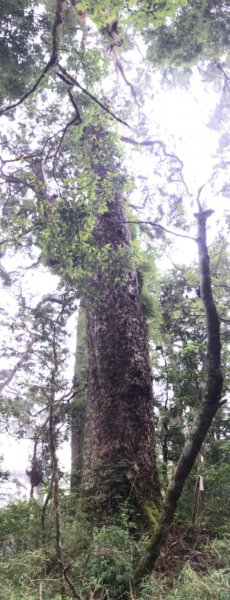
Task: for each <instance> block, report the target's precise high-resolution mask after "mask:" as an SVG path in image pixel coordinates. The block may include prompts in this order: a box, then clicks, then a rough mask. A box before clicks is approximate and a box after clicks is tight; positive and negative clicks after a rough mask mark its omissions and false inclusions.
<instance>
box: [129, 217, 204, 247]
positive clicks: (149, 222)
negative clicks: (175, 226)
mask: <svg viewBox="0 0 230 600" xmlns="http://www.w3.org/2000/svg"><path fill="white" fill-rule="evenodd" d="M126 223H136V224H137V225H139V224H140V225H141V224H142V225H150V227H154V228H158V229H161V230H162V231H165V232H166V233H170V235H175V236H176V237H180V238H186V239H188V240H193V241H194V242H196V238H194V237H192V236H191V235H187V234H186V233H178V232H176V231H171V230H170V229H167V227H163V225H160V223H155V222H154V221H140V219H138V220H136V221H133V220H132V221H126Z"/></svg>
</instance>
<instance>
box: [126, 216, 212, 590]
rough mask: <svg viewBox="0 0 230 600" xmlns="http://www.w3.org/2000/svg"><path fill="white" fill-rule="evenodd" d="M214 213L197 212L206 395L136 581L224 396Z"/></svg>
mask: <svg viewBox="0 0 230 600" xmlns="http://www.w3.org/2000/svg"><path fill="white" fill-rule="evenodd" d="M211 214H212V211H208V210H207V211H200V212H199V213H196V215H195V216H196V218H197V222H198V237H197V245H198V253H199V269H200V292H201V299H202V301H203V305H204V310H205V318H206V328H207V356H206V369H207V379H206V391H205V396H204V400H203V403H202V406H201V409H200V411H199V413H198V415H197V418H196V420H195V423H194V425H193V428H192V430H191V432H190V434H189V436H188V439H187V441H186V443H185V446H184V449H183V451H182V453H181V456H180V459H179V461H178V464H177V467H176V470H175V473H174V475H173V477H172V479H171V482H170V484H169V487H168V490H167V493H166V498H165V501H164V503H163V507H162V511H161V515H160V519H159V523H158V526H157V530H156V532H155V534H154V535H153V537H152V539H151V540H150V543H149V546H148V549H147V552H146V555H145V556H144V558H143V560H142V561H141V562H140V564H139V566H138V568H137V572H136V582H138V581H140V579H141V578H142V577H144V576H145V575H147V574H148V573H150V572H151V571H152V570H153V568H154V565H155V562H156V560H157V558H158V556H159V554H160V551H161V548H162V546H163V544H164V542H165V540H166V538H167V535H168V532H169V529H170V525H171V523H172V520H173V516H174V513H175V510H176V506H177V501H178V499H179V498H180V495H181V493H182V490H183V486H184V483H185V481H186V479H187V477H188V475H189V473H190V471H191V469H192V467H193V465H194V463H195V460H196V457H197V454H198V452H199V451H200V448H201V446H202V443H203V441H204V439H205V436H206V434H207V432H208V430H209V427H210V425H211V423H212V420H213V417H214V416H215V414H216V412H217V409H218V407H219V401H220V398H221V392H222V386H223V376H222V372H221V364H220V359H221V344H220V322H219V317H218V313H217V309H216V305H215V302H214V299H213V295H212V286H211V277H210V267H209V256H208V250H207V242H206V221H207V219H208V217H209V216H210V215H211Z"/></svg>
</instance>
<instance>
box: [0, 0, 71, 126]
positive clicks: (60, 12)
mask: <svg viewBox="0 0 230 600" xmlns="http://www.w3.org/2000/svg"><path fill="white" fill-rule="evenodd" d="M65 5H66V0H56V12H55V18H54V24H53V28H52V51H51V56H50V59H49V60H48V63H47V64H46V66H45V67H44V69H43V71H42V73H41V75H39V77H38V79H37V80H36V81H35V83H34V85H33V86H32V88H30V90H28V91H27V92H26V93H25V94H24V95H23V96H22V97H21V98H20V99H19V100H17V102H14V104H10V105H9V106H6V107H5V108H3V109H2V110H0V116H2V115H5V114H6V113H7V112H9V111H10V110H13V109H14V108H16V107H17V106H20V104H22V103H23V102H24V100H26V99H27V98H29V96H32V94H34V92H35V91H36V89H37V88H38V86H39V84H40V83H41V81H42V80H43V79H44V77H45V75H46V74H47V73H48V72H49V71H50V69H51V68H52V67H54V66H55V65H56V64H57V61H58V57H59V51H60V40H61V29H62V25H63V21H64V12H65Z"/></svg>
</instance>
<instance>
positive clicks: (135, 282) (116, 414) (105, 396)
mask: <svg viewBox="0 0 230 600" xmlns="http://www.w3.org/2000/svg"><path fill="white" fill-rule="evenodd" d="M125 221H126V218H125V212H124V203H123V199H122V197H121V195H120V194H119V193H118V192H117V193H115V194H114V198H113V200H112V201H111V202H110V203H109V206H108V211H107V212H106V213H104V214H103V215H100V216H99V217H98V219H97V224H96V226H95V230H94V236H95V239H96V242H97V244H99V246H101V247H103V246H105V244H110V245H111V248H112V249H113V250H116V249H119V248H121V247H123V248H126V249H127V252H128V249H129V246H130V234H129V230H128V227H127V225H126V224H125ZM92 285H93V286H94V289H95V293H96V296H97V301H96V303H95V305H94V306H93V307H92V306H91V307H90V308H88V310H87V331H88V358H89V378H88V401H87V417H86V439H85V456H86V458H85V466H84V482H85V485H87V484H88V486H90V487H91V493H93V494H94V495H95V497H96V506H97V518H98V514H100V515H101V516H102V518H103V517H104V516H106V515H108V514H110V513H111V512H112V513H113V514H114V513H116V511H117V510H118V509H119V506H120V503H121V501H122V500H126V499H128V500H129V503H130V504H131V505H133V506H134V507H135V509H137V512H138V513H139V515H140V518H141V519H143V517H144V515H145V518H146V517H147V518H148V517H149V516H150V514H149V513H151V511H152V512H153V515H154V513H155V511H156V507H159V498H160V491H159V482H158V477H157V472H156V459H155V452H154V422H153V395H152V376H151V368H150V361H149V350H148V341H147V331H146V326H145V322H144V315H143V307H142V302H141V289H140V282H139V279H138V274H137V270H136V268H135V267H130V269H129V270H128V272H127V271H126V273H125V274H124V273H123V281H122V280H121V281H120V283H117V284H116V283H115V281H114V277H113V276H112V275H109V274H108V275H107V274H103V273H96V274H95V276H94V280H93V282H92ZM153 518H154V517H153ZM155 518H156V514H155Z"/></svg>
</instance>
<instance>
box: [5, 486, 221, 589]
mask: <svg viewBox="0 0 230 600" xmlns="http://www.w3.org/2000/svg"><path fill="white" fill-rule="evenodd" d="M70 504H71V500H70V499H69V497H67V496H64V498H63V503H62V510H63V526H62V529H63V550H64V561H65V569H66V573H67V578H66V580H65V583H64V585H65V589H66V596H65V600H70V599H71V598H73V597H78V598H80V599H81V600H114V599H115V598H116V599H118V598H119V597H121V596H122V591H123V590H124V589H130V600H131V599H132V600H134V599H136V600H174V599H175V600H176V599H178V600H190V599H191V598H196V599H198V600H199V599H201V600H215V599H216V600H227V599H228V598H229V596H230V566H229V556H230V537H228V536H225V537H221V538H220V539H217V538H215V539H213V537H210V536H209V535H208V534H207V533H201V532H200V531H198V530H197V529H194V527H192V526H189V524H188V523H187V524H185V523H183V522H182V521H181V522H180V523H179V522H177V523H175V524H174V526H173V527H172V530H171V534H170V536H169V539H168V542H167V544H166V547H165V549H164V551H163V553H162V557H161V558H160V560H159V561H158V563H157V568H156V571H155V573H154V575H152V576H151V577H150V578H146V579H144V580H143V581H142V584H141V586H140V588H139V589H138V590H136V591H134V590H133V588H132V577H133V573H134V570H135V565H136V564H137V562H138V560H139V558H140V557H141V556H142V554H143V552H144V549H145V546H146V543H147V538H146V536H144V535H143V536H142V537H141V538H140V537H139V536H137V535H136V534H135V529H134V527H133V524H132V522H131V521H130V515H129V511H128V507H125V509H123V510H122V512H121V515H120V520H119V524H118V523H114V524H110V525H109V526H104V527H101V528H99V527H98V528H97V527H95V528H94V529H93V531H90V529H89V527H88V525H87V524H85V523H84V522H83V521H82V522H81V520H80V519H79V520H76V517H75V514H74V513H73V512H72V516H70V515H71V511H69V507H70ZM67 507H68V514H64V513H65V512H66V511H67ZM41 515H42V510H41V507H40V506H39V504H38V503H36V501H30V502H18V503H14V504H13V503H12V504H10V505H8V506H7V507H6V508H3V509H1V511H0V532H1V537H0V581H1V593H0V598H1V600H40V599H42V600H60V599H61V598H63V597H64V596H63V595H60V574H59V569H58V563H57V559H56V554H55V531H54V524H53V522H52V510H50V513H49V512H48V514H47V515H46V539H45V540H42V535H41V530H40V523H41ZM178 516H179V515H178ZM71 586H72V587H71ZM74 594H75V595H74Z"/></svg>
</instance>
